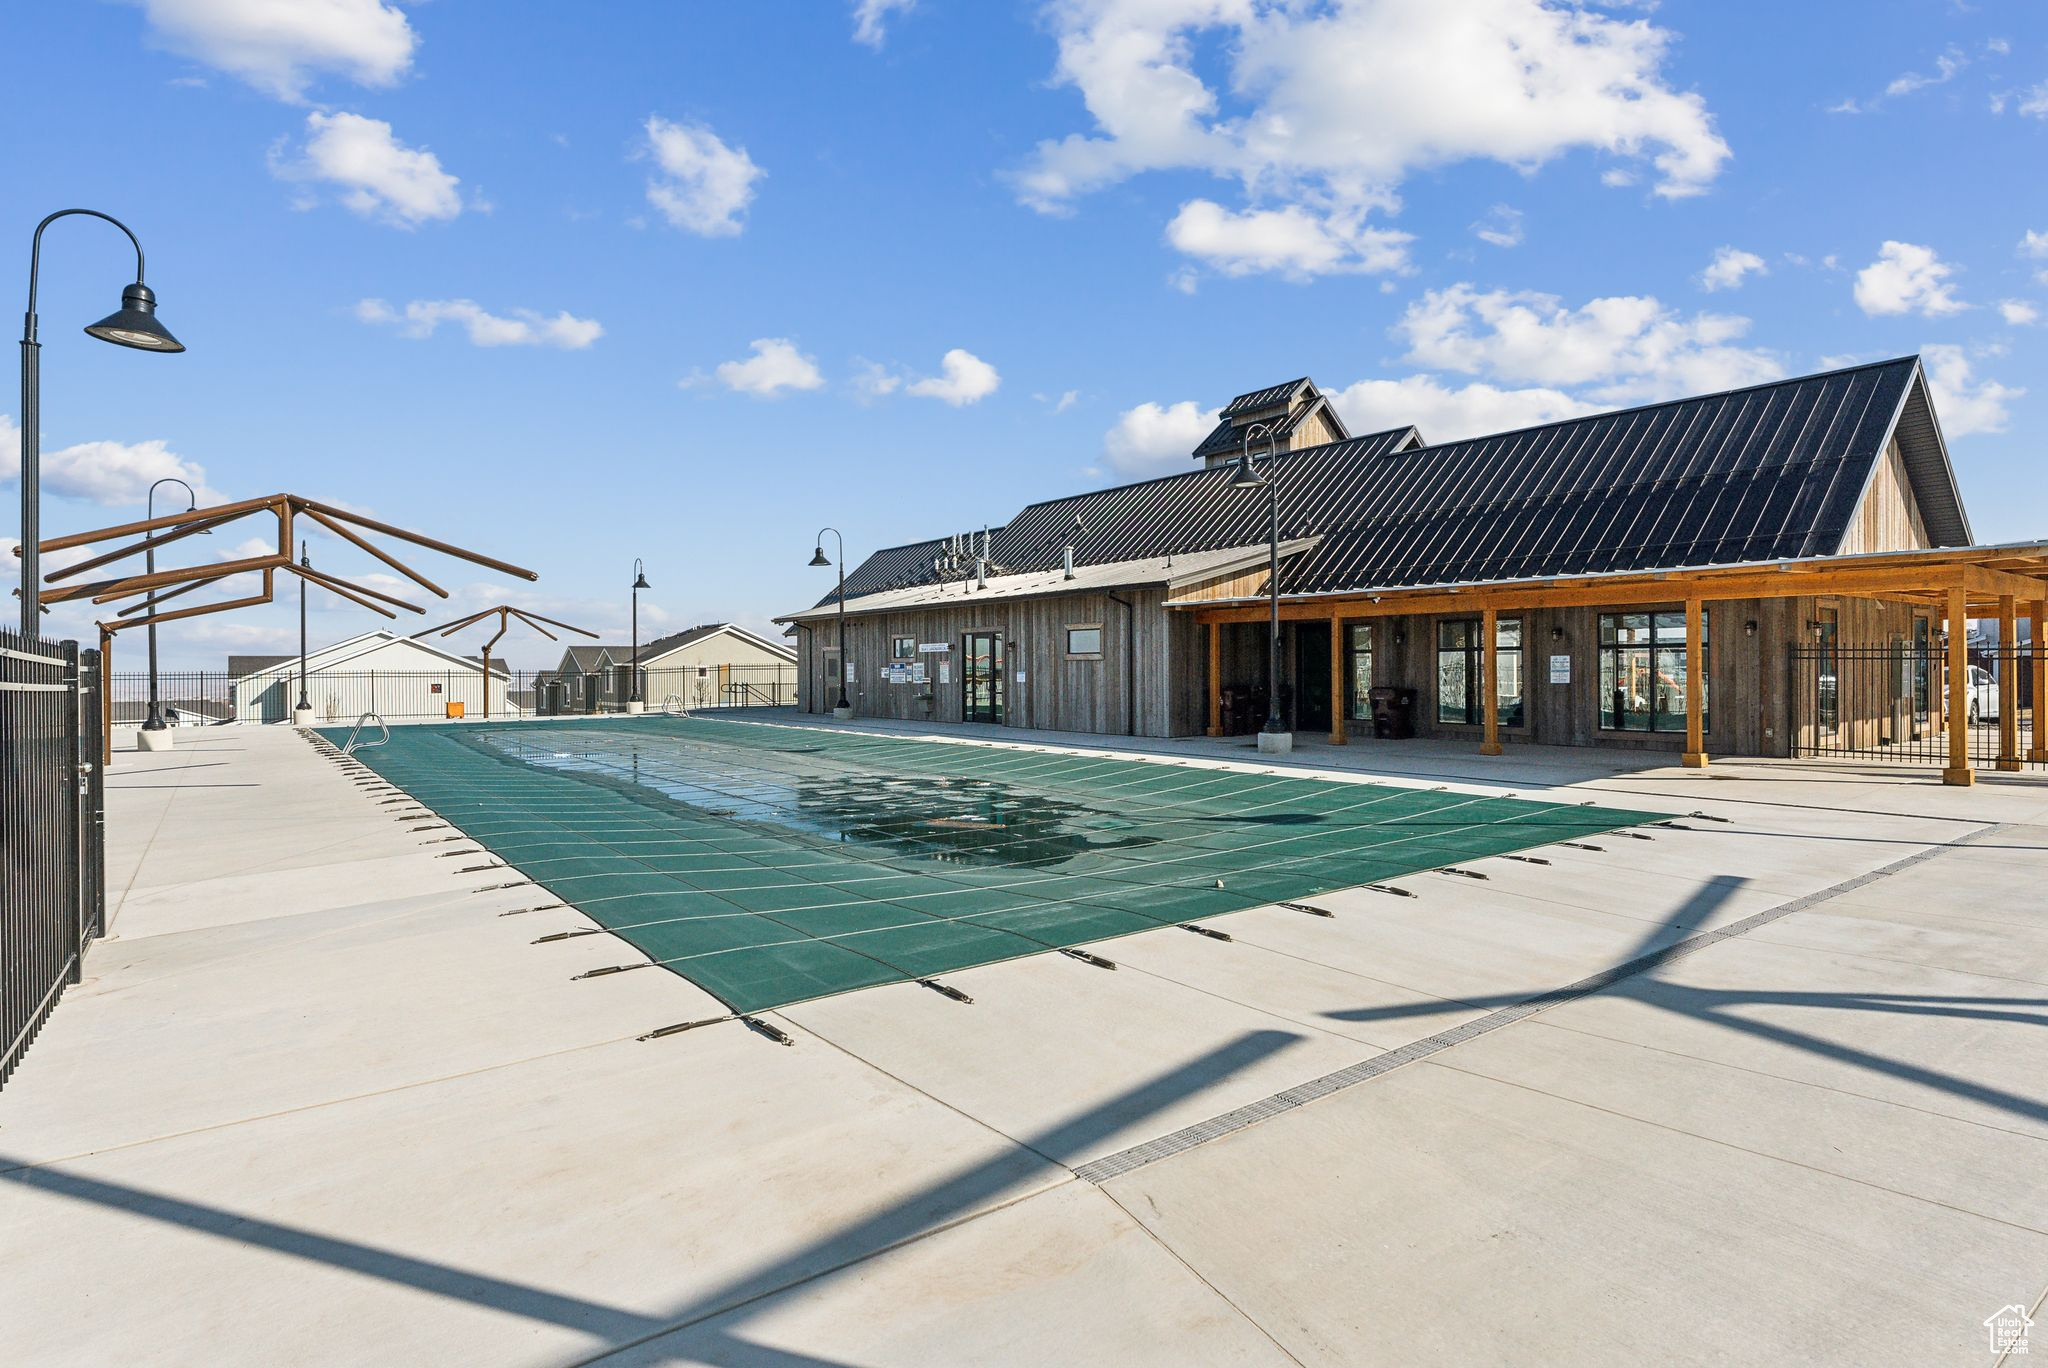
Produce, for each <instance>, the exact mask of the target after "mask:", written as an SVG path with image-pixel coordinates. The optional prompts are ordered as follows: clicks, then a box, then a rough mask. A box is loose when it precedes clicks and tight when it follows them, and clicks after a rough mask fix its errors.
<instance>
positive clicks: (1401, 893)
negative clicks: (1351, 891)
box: [1359, 883, 1416, 898]
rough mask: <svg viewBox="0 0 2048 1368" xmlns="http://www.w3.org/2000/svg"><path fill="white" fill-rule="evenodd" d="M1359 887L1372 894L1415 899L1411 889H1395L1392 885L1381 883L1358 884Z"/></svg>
mask: <svg viewBox="0 0 2048 1368" xmlns="http://www.w3.org/2000/svg"><path fill="white" fill-rule="evenodd" d="M1359 887H1360V888H1363V889H1366V890H1368V891H1369V892H1373V893H1391V894H1393V895H1394V896H1395V897H1397V898H1412V897H1415V896H1416V893H1415V890H1414V889H1412V888H1396V887H1394V886H1393V885H1392V884H1383V883H1369V884H1360V885H1359Z"/></svg>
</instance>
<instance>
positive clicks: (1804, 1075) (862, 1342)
mask: <svg viewBox="0 0 2048 1368" xmlns="http://www.w3.org/2000/svg"><path fill="white" fill-rule="evenodd" d="M592 725H606V724H604V723H602V722H593V723H592ZM957 735H958V733H957V730H956V731H955V732H953V733H949V736H953V737H957ZM983 739H984V740H985V741H988V742H998V743H1013V742H1015V741H1017V740H1021V739H1022V738H1021V737H1004V736H1001V735H992V736H988V737H985V738H983ZM178 740H179V745H180V749H179V750H177V751H176V752H173V753H170V754H164V755H140V754H136V753H132V752H124V753H121V754H118V755H117V756H116V764H115V766H114V769H113V772H112V773H111V775H110V778H109V792H110V804H111V811H110V815H109V827H110V840H111V844H112V853H111V859H110V870H109V885H110V889H111V890H112V891H111V902H112V904H113V905H112V918H113V923H112V935H111V937H110V938H109V939H108V940H107V941H105V942H104V943H102V944H100V945H99V946H97V947H96V948H95V950H94V951H93V953H92V955H91V958H90V959H89V961H88V964H87V973H88V978H87V981H86V983H85V984H84V985H82V986H81V987H79V988H76V989H73V990H72V991H71V992H70V994H69V995H67V997H66V998H65V1000H64V1002H63V1004H62V1005H61V1006H60V1007H59V1008H58V1010H57V1012H56V1014H55V1016H54V1018H53V1019H52V1021H51V1023H50V1025H49V1026H48V1027H47V1028H46V1030H45V1032H44V1034H43V1036H42V1037H41V1039H39V1040H38V1041H37V1043H36V1044H35V1045H34V1046H33V1047H32V1048H31V1050H30V1051H29V1053H28V1056H27V1059H26V1061H25V1063H24V1064H23V1066H22V1068H21V1069H20V1071H19V1072H18V1073H17V1074H16V1075H15V1077H14V1079H13V1080H11V1081H10V1083H9V1084H8V1086H7V1088H6V1090H5V1091H4V1092H0V1179H4V1180H5V1181H4V1182H0V1269H4V1270H5V1271H4V1272H0V1363H4V1364H8V1365H13V1364H22V1365H44V1364H53V1365H56V1364H80V1365H94V1368H99V1366H100V1365H106V1364H114V1363H119V1364H124V1365H129V1364H134V1365H143V1364H192V1363H207V1364H232V1365H239V1364H248V1365H266V1366H268V1365H275V1364H282V1363H289V1364H294V1365H299V1364H327V1363H332V1364H364V1363H374V1364H379V1365H401V1364H422V1365H427V1364H432V1365H443V1364H470V1363H477V1364H536V1365H538V1364H548V1365H557V1364H574V1363H588V1362H602V1363H605V1364H607V1365H624V1364H656V1363H661V1364H670V1363H702V1364H719V1365H731V1364H740V1365H747V1364H776V1365H785V1364H786V1365H811V1364H862V1365H871V1364H944V1365H955V1364H981V1363H1000V1364H1020V1365H1022V1364H1031V1365H1037V1364H1098V1363H1099V1364H1119V1365H1129V1364H1162V1365H1164V1364H1171V1365H1188V1364H1210V1363H1219V1364H1227V1363H1240V1362H1242V1363H1260V1364H1265V1363H1283V1364H1284V1363H1312V1364H1380V1363H1384V1364H1399V1365H1412V1364H1458V1365H1467V1364H1552V1363H1554V1364H1566V1363H1569V1364H1574V1365H1608V1364H1613V1365H1623V1364H1626V1365H1632V1366H1633V1365H1640V1364H1643V1363H1647V1362H1655V1363H1680V1364H1692V1363H1700V1364H1707V1363H1715V1364H1735V1363H1740V1364H1749V1363H1770V1364H1792V1363H1798V1364H1842V1365H1858V1366H1859V1368H1863V1366H1865V1365H1880V1364H1899V1365H1916V1366H1917V1365H1926V1364H1947V1363H1982V1364H1989V1363H1991V1362H1992V1361H1993V1356H1992V1355H1991V1354H1989V1353H1988V1352H1987V1350H1986V1345H1987V1343H1988V1340H1987V1335H1986V1331H1985V1329H1984V1327H1983V1325H1982V1322H1983V1321H1984V1319H1985V1318H1986V1317H1988V1316H1990V1315H1992V1314H1993V1313H1994V1312H1996V1311H1998V1310H1999V1309H2001V1308H2003V1307H2006V1306H2008V1305H2011V1304H2013V1303H2019V1304H2021V1305H2023V1306H2026V1307H2027V1308H2029V1310H2030V1311H2032V1312H2033V1314H2034V1315H2035V1316H2036V1317H2037V1318H2038V1317H2040V1316H2041V1315H2042V1314H2043V1312H2042V1309H2041V1300H2042V1297H2043V1294H2044V1289H2048V1029H2044V1028H2048V898H2044V897H2043V895H2042V892H2041V889H2042V887H2043V885H2044V883H2048V783H2044V782H2042V781H2041V780H2040V779H2038V778H2031V779H2025V780H2021V781H2016V782H2000V783H1992V782H1987V783H1985V784H1983V785H1981V786H1980V787H1979V788H1977V789H1975V790H1970V791H1961V790H1949V789H1943V788H1940V787H1939V786H1936V785H1931V784H1924V783H1899V782H1896V781H1891V780H1887V781H1878V780H1876V779H1875V778H1874V777H1873V776H1871V775H1868V774H1862V773H1857V772H1853V771H1843V770H1828V769H1815V768H1813V767H1795V766H1782V765H1768V764H1765V765H1742V766H1729V765H1721V766H1716V767H1715V768H1713V769H1711V770H1709V771H1707V772H1706V773H1704V774H1699V773H1689V772H1684V771H1680V770H1677V769H1672V768H1659V767H1638V766H1627V765H1623V766H1617V765H1615V764H1613V763H1611V761H1610V760H1609V759H1608V758H1606V757H1591V756H1585V755H1578V756H1574V755H1572V754H1570V753H1564V754H1559V753H1556V752H1549V753H1541V754H1538V753H1527V754H1518V753H1516V752H1514V751H1513V750H1511V752H1510V754H1509V755H1507V756H1505V757H1502V758H1501V759H1499V760H1495V761H1482V760H1481V759H1480V758H1479V757H1476V756H1468V755H1461V754H1456V753H1454V752H1451V751H1449V750H1446V749H1444V748H1431V747H1424V746H1416V747H1400V746H1374V745H1355V746H1352V747H1348V748H1344V749H1343V750H1329V749H1325V750H1310V749H1305V750H1304V751H1303V752H1302V753H1301V754H1300V755H1298V756H1297V757H1296V760H1297V762H1299V763H1301V764H1302V765H1304V766H1305V767H1307V766H1323V767H1329V768H1332V769H1338V770H1342V771H1345V772H1348V773H1351V774H1354V775H1355V774H1358V773H1360V772H1370V773H1374V774H1377V775H1380V776H1382V777H1388V776H1394V777H1397V778H1398V779H1399V781H1402V782H1419V783H1425V784H1432V785H1433V784H1438V783H1448V784H1451V785H1452V786H1453V787H1472V788H1475V789H1479V788H1484V789H1487V790H1493V791H1500V790H1511V791H1518V792H1525V793H1530V794H1537V793H1541V794H1542V796H1545V797H1550V798H1557V797H1559V796H1569V795H1578V796H1581V797H1582V798H1583V799H1586V800H1593V801H1602V800H1604V801H1611V802H1617V803H1621V802H1625V803H1627V804H1628V805H1630V806H1640V807H1650V808H1653V809H1659V810H1665V811H1669V812H1672V813H1673V814H1674V815H1676V814H1687V813H1694V812H1699V813H1704V814H1708V815H1709V816H1711V817H1720V818H1725V819H1727V820H1725V821H1718V822H1717V821H1710V820H1703V819H1693V820H1690V821H1686V822H1684V823H1683V825H1684V826H1686V827H1688V828H1690V829H1689V830H1684V831H1679V830H1669V829H1657V830H1654V831H1652V832H1651V833H1650V834H1651V835H1652V836H1654V838H1655V839H1654V840H1650V841H1637V840H1632V839H1625V838H1620V837H1614V838H1603V839H1602V840H1601V841H1599V842H1595V843H1593V844H1597V845H1599V846H1600V848H1599V849H1597V850H1575V849H1562V848H1552V849H1549V850H1546V851H1544V852H1542V854H1543V855H1544V856H1545V857H1546V858H1548V859H1549V860H1550V861H1551V863H1550V864H1548V865H1533V864H1526V863H1521V862H1516V861H1509V860H1504V859H1495V860H1487V861H1481V862H1478V863H1477V864H1476V865H1475V868H1478V869H1480V870H1482V871H1483V872H1484V873H1486V874H1487V875H1488V878H1487V879H1486V880H1485V881H1483V882H1482V881H1476V880H1470V879H1464V878H1458V877H1453V876H1449V875H1443V874H1422V875H1417V876H1414V877H1411V878H1408V879H1404V880H1401V881H1399V882H1400V884H1401V885H1402V886H1403V887H1405V888H1408V889H1409V890H1411V891H1412V892H1413V893H1414V894H1415V895H1416V896H1414V897H1412V898H1401V897H1394V896H1390V895H1387V894H1383V893H1374V892H1370V891H1357V892H1352V893H1347V894H1341V895H1336V896H1332V897H1329V898H1326V899H1322V900H1321V903H1322V905H1323V906H1325V907H1327V908H1328V909H1329V910H1331V911H1333V912H1334V913H1335V914H1336V915H1335V916H1334V917H1331V918H1321V917H1313V916H1308V915H1305V914H1303V913H1301V912H1298V911H1291V910H1287V909H1283V908H1267V909H1261V910H1256V911H1252V912H1246V913H1241V914H1238V915H1236V916H1233V917H1231V918H1229V919H1228V920H1227V923H1226V928H1227V929H1228V930H1229V931H1230V933H1231V934H1232V935H1233V936H1234V937H1235V940H1234V941H1232V942H1229V943H1223V942H1216V941H1211V940H1205V939H1203V938H1201V937H1196V936H1190V935H1186V934H1184V933H1181V932H1178V931H1175V930H1162V931H1158V932H1152V933H1148V934H1146V935H1144V936H1139V937H1132V938H1126V939H1122V940H1118V941H1115V942H1113V943H1111V944H1109V945H1107V946H1104V947H1101V949H1102V950H1103V953H1105V954H1108V955H1110V956H1111V957H1112V958H1114V959H1115V960H1116V961H1117V962H1118V964H1119V965H1120V966H1121V968H1120V969H1119V970H1118V971H1117V972H1115V973H1108V972H1104V971H1102V970H1100V969H1095V968H1092V967H1089V966H1087V965H1084V964H1080V963H1078V962H1075V961H1073V960H1069V959H1065V958H1062V957H1059V956H1041V957H1037V958H1033V959H1028V960H1020V961H1011V962H1008V963H1004V964H998V965H992V966H988V967H986V968H983V969H978V970H972V971H968V972H966V973H962V974H957V975H949V976H948V981H949V982H953V983H955V984H957V985H958V986H959V987H960V988H962V989H964V990H966V991H967V992H968V993H970V994H971V995H972V996H973V997H974V999H975V1002H974V1004H973V1005H972V1006H963V1005H961V1004H959V1003H955V1002H951V1001H948V1000H947V999H945V998H942V997H940V996H939V995H937V994H935V993H931V992H929V991H927V990H925V989H922V988H919V987H916V986H914V985H902V986H894V987H885V988H878V989H872V990H869V991H866V992H861V993H855V994H850V995H847V996H845V997H841V998H835V999H829V1000H826V1001H821V1002H815V1003H810V1004H806V1005H802V1006H797V1007H792V1008H789V1009H786V1010H784V1011H782V1012H779V1013H776V1014H773V1020H774V1021H775V1022H776V1023H777V1024H778V1025H779V1026H781V1027H782V1028H783V1029H784V1030H786V1031H788V1032H789V1033H790V1034H791V1035H793V1036H794V1037H795V1039H796V1044H795V1046H794V1047H792V1048H781V1047H778V1046H777V1045H775V1044H773V1043H772V1042H770V1041H768V1040H766V1039H764V1038H763V1037H761V1036H758V1035H756V1034H754V1033H753V1032H751V1031H749V1030H748V1029H746V1028H745V1027H744V1026H742V1025H740V1024H737V1023H732V1024H726V1025H721V1026H715V1027H709V1028H705V1029H701V1030H697V1031H691V1032H688V1033H685V1034H682V1035H677V1036H671V1037H667V1038H665V1039H661V1040H656V1041H640V1040H637V1039H636V1038H635V1037H637V1036H638V1035H640V1034H642V1033H644V1032H646V1031H648V1030H650V1029H652V1028H654V1027H658V1026H662V1025H666V1024H668V1023H671V1022H677V1021H683V1020H689V1019H693V1018H697V1017H704V1016H713V1015H717V1014H718V1013H719V1010H720V1009H719V1008H718V1007H717V1005H716V1004H715V1003H713V1002H712V1001H711V1000H710V999H708V998H707V997H706V996H704V995H703V994H701V993H700V992H698V991H697V990H696V989H694V988H692V987H691V986H690V985H689V984H688V983H686V982H684V981H683V980H681V979H678V978H675V977H674V976H672V975H667V974H663V973H660V972H657V971H646V972H641V973H634V974H623V975H617V976H613V977H608V978H598V979H589V980H582V981H575V980H574V979H573V976H574V975H575V974H577V973H580V972H581V971H583V970H585V969H589V968H592V967H594V966H597V965H600V964H607V963H616V962H619V961H620V960H621V959H622V958H627V957H626V956H622V954H621V952H620V951H621V948H620V947H619V946H618V945H617V944H616V943H615V942H612V941H610V940H609V939H608V938H606V937H602V936H587V937H577V938H573V939H568V940H563V941H557V942H550V943H544V944H534V943H533V942H534V941H535V940H536V938H538V937H542V936H545V935H548V934H550V933H553V932H557V931H567V930H574V929H578V928H580V927H584V926H587V925H588V923H586V922H584V920H583V919H582V918H581V917H580V916H579V915H578V914H576V913H575V912H574V911H573V910H572V909H551V910H541V911H528V912H524V913H522V914H520V915H516V916H505V915H501V914H505V913H510V912H514V911H517V910H518V909H521V908H528V907H532V906H533V905H535V904H537V903H551V902H552V901H553V900H552V899H550V898H547V897H545V896H544V895H541V894H540V893H539V892H538V890H536V889H533V888H531V887H525V888H510V889H502V888H501V889H489V888H488V885H492V884H497V883H502V882H504V881H505V880H506V877H507V876H506V875H504V874H502V873H493V872H492V871H488V870H478V869H476V868H474V867H475V866H477V865H480V864H483V863H485V861H484V860H483V859H482V858H480V857H476V858H463V857H461V856H460V855H457V856H455V857H453V858H443V855H444V854H445V853H446V852H448V851H451V850H453V851H462V850H466V849H468V848H469V847H468V845H467V843H457V844H450V843H445V842H442V843H439V844H422V842H427V841H430V840H434V839H436V838H437V837H439V836H440V835H443V834H445V833H415V832H412V831H410V830H408V826H409V825H413V824H411V823H407V822H405V821H402V820H399V818H398V816H397V814H398V813H401V812H402V811H403V807H402V805H399V804H389V805H384V804H383V800H382V799H381V798H380V797H379V796H373V795H367V794H365V793H364V792H362V791H360V790H358V789H357V788H356V787H354V786H353V785H352V784H351V783H350V782H349V781H348V780H347V779H346V777H345V776H343V775H342V774H341V773H340V772H339V771H338V770H337V769H336V768H335V767H334V766H333V765H331V764H330V763H328V762H326V761H324V760H322V759H320V758H319V757H318V756H317V755H316V754H315V752H314V751H313V749H312V747H311V746H309V745H308V744H307V743H306V742H305V741H304V740H303V739H302V738H300V737H298V736H296V735H294V734H292V733H291V732H290V731H288V730H285V729H279V728H254V727H249V728H219V729H210V730H205V731H198V732H184V733H181V734H180V735H179V738H178ZM1032 740H1033V741H1034V742H1038V743H1043V742H1046V741H1048V740H1049V741H1051V743H1053V744H1070V745H1076V746H1078V745H1084V744H1085V745H1090V746H1094V745H1100V744H1102V742H1101V739H1100V738H1086V739H1083V738H1046V737H1043V736H1037V737H1034V738H1032ZM1156 749H1160V750H1164V751H1166V752H1168V753H1170V754H1171V755H1173V757H1174V758H1176V759H1182V760H1187V761H1191V762H1194V763H1242V764H1247V765H1258V762H1257V761H1256V759H1255V758H1253V757H1250V756H1247V755H1244V754H1241V753H1239V752H1238V751H1237V750H1235V749H1232V748H1230V747H1227V746H1225V745H1223V744H1221V743H1216V742H1207V741H1201V742H1176V743H1161V744H1160V745H1159V746H1157V747H1156ZM1648 763H1649V762H1647V761H1646V762H1644V764H1645V765H1646V766H1647V765H1648ZM1481 766H1486V767H1487V768H1483V769H1482V768H1481ZM1260 767H1265V766H1260ZM1567 987H1570V992H1568V993H1563V994H1557V995H1556V996H1552V997H1548V998H1543V999H1540V1000H1539V1001H1536V1002H1532V1001H1531V999H1532V998H1535V997H1536V996H1537V995H1539V994H1555V993H1556V990H1559V989H1565V988H1567ZM2036 1333H2037V1337H2038V1338H2039V1339H2041V1340H2042V1342H2043V1346H2042V1351H2043V1352H2048V1324H2044V1325H2043V1327H2042V1328H2041V1329H2040V1330H2038V1331H2037V1332H2036Z"/></svg>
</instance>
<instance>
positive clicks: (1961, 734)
mask: <svg viewBox="0 0 2048 1368" xmlns="http://www.w3.org/2000/svg"><path fill="white" fill-rule="evenodd" d="M1941 782H1942V783H1944V784H1956V785H1961V786H1963V787H1968V786H1969V785H1971V784H1974V783H1976V782H1977V772H1976V771H1975V770H1973V769H1971V768H1970V594H1969V591H1968V590H1967V589H1965V588H1964V587H1963V586H1962V584H1961V582H1960V581H1959V582H1958V583H1957V584H1956V585H1955V587H1953V588H1952V589H1950V590H1949V591H1948V768H1947V769H1945V770H1943V771H1942V772H1941Z"/></svg>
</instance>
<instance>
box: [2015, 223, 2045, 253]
mask: <svg viewBox="0 0 2048 1368" xmlns="http://www.w3.org/2000/svg"><path fill="white" fill-rule="evenodd" d="M2020 255H2021V256H2028V257H2032V258H2034V260H2036V261H2039V260H2041V259H2042V258H2044V257H2048V233H2037V232H2035V231H2034V230H2033V229H2031V228H2029V229H2027V235H2026V236H2025V237H2023V238H2021V239H2020Z"/></svg>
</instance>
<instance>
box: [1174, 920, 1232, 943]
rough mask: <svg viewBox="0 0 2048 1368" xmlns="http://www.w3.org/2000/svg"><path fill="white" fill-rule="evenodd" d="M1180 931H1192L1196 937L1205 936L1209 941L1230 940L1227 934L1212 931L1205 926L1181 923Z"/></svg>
mask: <svg viewBox="0 0 2048 1368" xmlns="http://www.w3.org/2000/svg"><path fill="white" fill-rule="evenodd" d="M1180 929H1181V930H1183V931H1192V932H1194V933H1195V934H1196V935H1198V936H1207V937H1208V938H1209V939H1210V940H1220V941H1227V940H1230V939H1232V937H1231V936H1230V934H1229V933H1228V932H1224V931H1212V930H1210V929H1209V928H1208V927H1206V926H1197V925H1195V924H1194V923H1193V922H1182V923H1181V924H1180Z"/></svg>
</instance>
